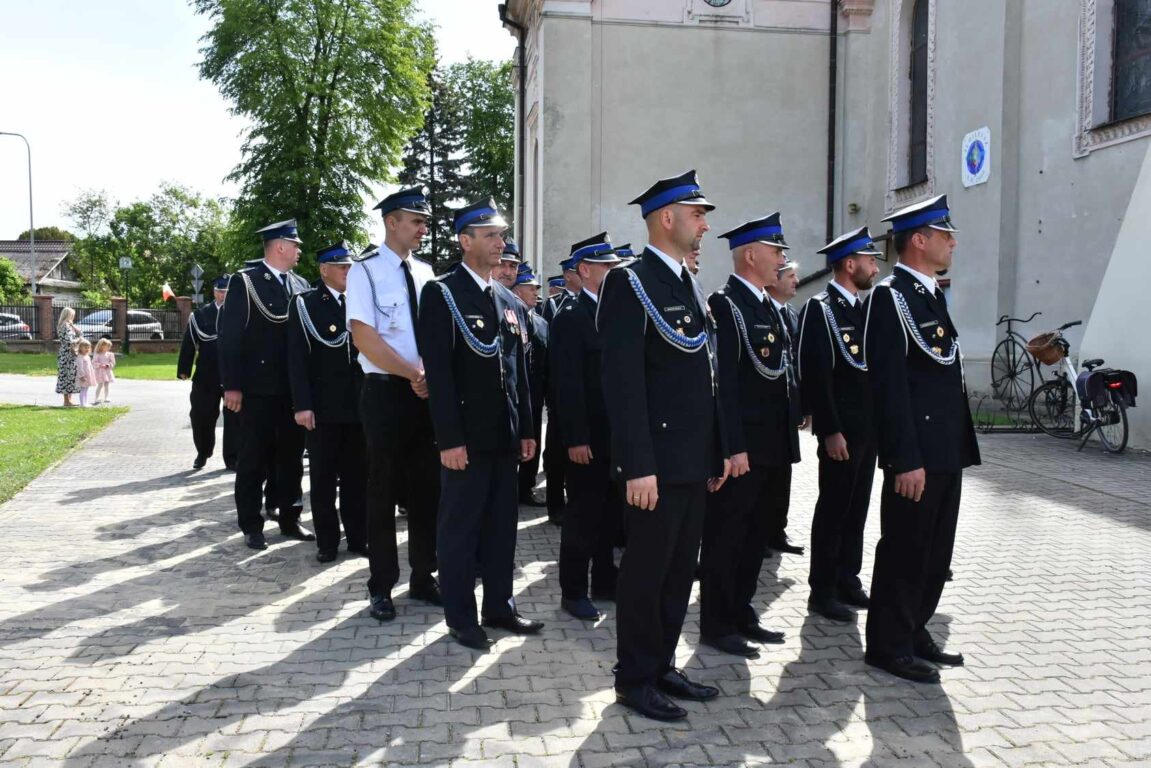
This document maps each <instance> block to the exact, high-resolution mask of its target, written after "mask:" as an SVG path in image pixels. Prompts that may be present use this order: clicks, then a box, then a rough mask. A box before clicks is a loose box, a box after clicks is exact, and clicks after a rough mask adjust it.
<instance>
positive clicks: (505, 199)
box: [446, 58, 516, 221]
mask: <svg viewBox="0 0 1151 768" xmlns="http://www.w3.org/2000/svg"><path fill="white" fill-rule="evenodd" d="M446 80H447V82H448V88H449V89H450V90H451V91H453V92H454V93H456V94H457V96H458V99H459V101H460V104H461V110H460V112H461V114H460V119H461V121H462V125H463V139H464V140H463V149H464V155H465V157H466V159H467V173H466V175H465V182H464V196H465V197H466V198H467V199H468V200H469V201H470V200H476V199H479V198H482V197H485V196H487V195H491V196H492V197H493V198H495V201H496V204H497V205H499V207H500V210H501V211H503V212H504V216H505V217H506V218H507V219H508V221H511V217H512V213H513V211H512V201H513V198H514V196H515V152H516V144H515V121H516V116H515V103H516V96H515V91H514V90H513V88H512V62H511V61H510V60H509V61H505V62H502V63H501V62H495V61H483V60H480V59H473V58H468V60H467V61H465V62H461V63H459V64H454V65H452V66H451V67H449V68H448V71H447V73H446Z"/></svg>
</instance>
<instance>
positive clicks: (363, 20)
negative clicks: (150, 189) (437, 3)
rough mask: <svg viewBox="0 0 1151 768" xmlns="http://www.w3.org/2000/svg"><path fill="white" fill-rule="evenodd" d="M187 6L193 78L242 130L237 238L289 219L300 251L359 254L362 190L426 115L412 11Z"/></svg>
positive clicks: (315, 0)
mask: <svg viewBox="0 0 1151 768" xmlns="http://www.w3.org/2000/svg"><path fill="white" fill-rule="evenodd" d="M191 4H192V6H193V7H194V8H195V10H196V12H197V13H200V14H202V15H205V16H208V17H210V19H211V22H212V26H211V28H210V30H209V31H208V33H207V34H206V35H205V36H204V38H203V42H204V46H203V48H202V49H201V53H202V54H203V60H202V61H201V63H200V75H201V76H202V77H203V78H205V79H207V80H209V81H211V82H212V83H214V84H215V85H216V86H217V87H218V88H219V89H220V92H221V93H222V94H223V96H224V97H225V98H227V99H228V100H230V101H231V102H232V105H233V106H232V112H233V113H234V114H237V115H240V116H242V117H244V118H246V119H247V120H248V121H249V122H250V124H251V127H250V128H249V129H248V132H247V134H246V136H245V141H244V144H243V149H242V152H243V157H242V160H241V161H240V163H239V165H237V166H236V168H235V169H234V170H233V171H232V174H231V177H230V178H231V179H233V180H236V181H238V182H239V183H240V185H241V193H240V196H239V199H238V200H237V201H236V208H235V211H234V218H235V220H236V224H237V227H238V228H239V230H240V231H248V232H251V231H253V230H255V229H258V228H259V227H262V226H264V225H266V224H269V223H271V222H274V221H279V220H281V219H287V218H295V219H296V220H297V221H298V222H299V225H300V231H301V237H302V238H303V240H304V242H305V246H304V247H305V250H313V249H318V248H320V247H322V246H324V245H327V244H329V243H332V242H335V241H338V240H342V239H348V240H351V241H359V242H362V241H363V237H362V236H360V235H358V232H359V229H360V227H361V226H362V225H363V223H364V215H363V196H364V194H365V193H366V192H367V191H368V184H370V183H377V184H379V183H382V182H384V181H387V180H389V178H390V175H391V170H392V169H393V168H394V167H395V166H396V165H397V164H398V162H399V158H400V152H401V150H402V148H403V147H404V145H405V144H406V143H407V141H408V139H409V138H410V137H411V135H412V134H414V133H415V132H416V131H417V130H418V129H419V127H420V121H421V119H422V116H423V114H424V112H425V111H426V110H427V108H428V102H429V93H428V75H429V73H430V72H431V69H432V66H433V57H432V50H433V45H432V35H431V30H430V28H429V27H428V26H427V25H425V24H419V23H416V22H415V21H414V13H415V3H414V0H191ZM251 237H252V238H253V241H254V236H251ZM302 263H306V264H308V265H311V263H312V262H311V261H310V260H309V261H307V262H302Z"/></svg>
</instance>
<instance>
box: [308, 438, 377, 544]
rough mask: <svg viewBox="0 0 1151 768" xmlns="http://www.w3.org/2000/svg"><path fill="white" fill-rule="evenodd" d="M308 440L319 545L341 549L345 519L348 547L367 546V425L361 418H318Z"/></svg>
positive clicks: (309, 470) (309, 467)
mask: <svg viewBox="0 0 1151 768" xmlns="http://www.w3.org/2000/svg"><path fill="white" fill-rule="evenodd" d="M307 444H308V478H309V479H310V480H311V486H312V489H311V503H312V522H313V523H314V524H315V526H316V548H317V549H318V550H319V551H321V552H324V551H334V550H336V549H339V546H340V523H341V521H342V522H343V525H344V534H345V535H346V536H347V539H348V548H349V549H363V548H364V543H365V541H367V531H366V528H367V517H366V514H365V512H364V503H365V494H364V489H365V487H366V484H367V460H366V455H367V450H366V447H365V444H364V430H363V427H361V426H360V424H359V423H358V422H331V423H322V422H317V423H316V428H315V429H314V430H312V431H311V432H309V433H308V438H307ZM337 489H338V491H337ZM337 492H338V494H339V498H340V506H339V511H338V512H337V510H336V495H337Z"/></svg>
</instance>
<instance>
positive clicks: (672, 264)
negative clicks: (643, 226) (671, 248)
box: [647, 243, 687, 280]
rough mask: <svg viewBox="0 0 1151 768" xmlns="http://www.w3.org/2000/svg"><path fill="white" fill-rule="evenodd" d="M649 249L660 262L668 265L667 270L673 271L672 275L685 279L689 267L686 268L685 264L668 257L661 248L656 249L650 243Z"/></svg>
mask: <svg viewBox="0 0 1151 768" xmlns="http://www.w3.org/2000/svg"><path fill="white" fill-rule="evenodd" d="M647 248H648V250H649V251H651V252H652V253H654V254H655V255H656V256H659V260H660V261H662V262H663V263H664V264H667V268H668V269H670V270H671V271H672V274H674V275H675V276H676V277H678V278H680V279H681V280H682V279H683V277H682V276H683V271H684V270H685V269H687V267H685V266H684V265H683V264H681V263H680V262H678V261H676V260H675V259H673V258H672V257H671V256H668V255H667V254H666V253H664V252H663V251H661V250H660V249H659V248H656V247H655V246H654V245H652V244H650V243H648V246H647Z"/></svg>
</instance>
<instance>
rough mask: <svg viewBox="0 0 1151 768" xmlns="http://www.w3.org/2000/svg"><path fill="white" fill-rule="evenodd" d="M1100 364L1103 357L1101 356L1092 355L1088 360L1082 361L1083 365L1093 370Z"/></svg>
mask: <svg viewBox="0 0 1151 768" xmlns="http://www.w3.org/2000/svg"><path fill="white" fill-rule="evenodd" d="M1101 365H1103V358H1101V357H1094V358H1092V359H1090V360H1084V361H1083V367H1084V368H1086V369H1087V370H1089V371H1091V370H1094V369H1096V368H1098V367H1099V366H1101Z"/></svg>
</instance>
